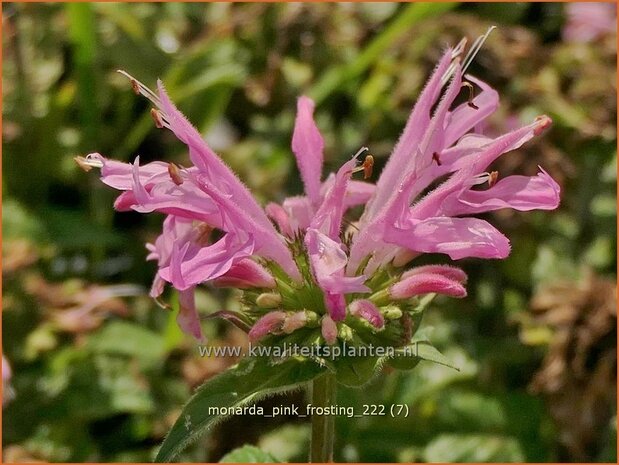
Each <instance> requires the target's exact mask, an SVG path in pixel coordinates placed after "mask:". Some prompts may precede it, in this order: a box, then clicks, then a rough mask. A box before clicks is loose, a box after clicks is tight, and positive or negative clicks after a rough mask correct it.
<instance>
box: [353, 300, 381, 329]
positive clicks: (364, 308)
mask: <svg viewBox="0 0 619 465" xmlns="http://www.w3.org/2000/svg"><path fill="white" fill-rule="evenodd" d="M348 308H349V309H350V313H351V314H352V315H354V316H357V317H359V318H363V319H364V320H366V321H368V322H369V323H370V324H371V325H372V326H374V327H375V328H377V329H382V328H383V327H384V326H385V319H384V318H383V315H382V314H381V313H380V311H379V310H378V308H377V307H376V305H374V304H373V303H372V302H370V301H369V300H366V299H359V300H355V301H353V302H351V304H350V306H349V307H348Z"/></svg>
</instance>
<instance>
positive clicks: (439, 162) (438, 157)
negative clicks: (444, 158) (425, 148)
mask: <svg viewBox="0 0 619 465" xmlns="http://www.w3.org/2000/svg"><path fill="white" fill-rule="evenodd" d="M432 160H434V161H435V162H436V164H437V165H438V166H441V165H442V163H441V156H440V155H439V154H438V152H434V153H433V154H432Z"/></svg>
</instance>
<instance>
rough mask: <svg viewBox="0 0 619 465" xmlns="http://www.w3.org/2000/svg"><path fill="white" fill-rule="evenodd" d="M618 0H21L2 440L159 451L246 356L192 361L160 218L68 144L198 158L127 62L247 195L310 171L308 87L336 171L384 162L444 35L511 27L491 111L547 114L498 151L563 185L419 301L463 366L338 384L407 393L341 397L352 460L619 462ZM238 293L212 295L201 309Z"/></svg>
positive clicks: (213, 437) (252, 422)
mask: <svg viewBox="0 0 619 465" xmlns="http://www.w3.org/2000/svg"><path fill="white" fill-rule="evenodd" d="M615 17H616V10H615V6H614V4H610V3H609V4H587V5H579V4H569V5H567V4H560V3H552V4H544V3H535V4H525V3H511V4H493V3H483V4H475V3H467V4H456V3H454V4H435V5H432V4H414V5H411V4H396V3H380V4H377V3H367V4H302V3H297V4H276V5H274V4H196V3H193V4H185V3H171V4H151V3H148V4H146V3H144V4H141V3H133V4H120V3H99V4H98V3H94V4H85V3H73V4H62V3H56V4H36V3H35V4H11V3H4V4H3V14H2V25H3V35H2V47H3V58H4V61H3V76H2V91H3V109H2V112H3V113H2V117H3V124H2V148H3V152H2V154H3V156H2V209H3V214H2V237H3V244H2V264H3V267H2V284H3V290H2V296H3V298H2V307H3V308H2V310H3V311H2V328H3V332H2V335H3V338H2V346H3V353H4V359H3V386H4V390H3V392H4V395H3V413H2V440H3V461H4V462H20V461H30V462H32V461H70V462H80V461H91V462H92V461H108V462H125V461H140V462H145V461H150V460H152V457H153V454H154V451H155V450H156V448H157V446H158V445H159V444H160V442H161V441H162V439H163V437H164V435H165V433H166V431H167V430H168V429H169V427H170V426H171V425H172V423H173V422H174V420H175V419H176V417H177V415H178V414H179V411H180V408H181V406H182V405H183V403H184V402H185V401H186V400H187V399H188V397H189V395H190V393H191V392H192V390H193V388H195V387H196V386H198V385H199V384H201V383H202V382H203V381H204V380H205V379H207V378H209V377H211V376H213V375H214V374H216V373H218V372H220V371H222V370H224V369H225V368H226V367H227V366H229V365H231V364H233V363H235V360H233V359H225V358H218V359H216V358H200V357H199V355H198V352H197V349H196V345H195V343H194V342H193V341H192V340H190V339H189V337H187V336H184V335H183V334H182V333H180V331H179V330H178V328H177V326H176V323H175V315H174V311H165V310H163V309H161V308H159V307H158V306H157V305H156V304H155V303H154V302H153V301H152V300H151V299H149V298H148V296H146V295H145V294H146V292H147V289H148V287H149V286H150V282H151V279H152V277H153V275H154V272H155V266H154V264H153V263H152V262H149V263H146V262H145V261H144V259H145V256H146V249H145V248H144V246H143V244H144V243H145V242H146V241H152V240H153V239H154V238H155V237H156V236H157V235H158V233H159V231H160V227H161V222H162V217H160V216H158V215H148V216H142V215H139V214H137V213H120V214H119V213H115V212H114V211H113V209H112V202H113V199H114V196H115V194H114V192H112V190H111V189H108V188H106V187H105V186H103V185H102V184H101V183H100V182H99V180H98V177H97V175H96V174H93V173H89V174H86V173H84V172H83V171H81V170H79V169H78V168H77V166H76V165H75V163H74V162H73V157H74V156H76V155H84V154H86V153H89V152H93V151H99V152H101V153H102V154H104V155H106V156H109V157H112V158H116V159H120V160H125V161H132V160H133V159H134V157H135V156H136V155H138V154H139V155H140V156H141V162H142V163H145V162H147V161H151V160H166V161H175V162H177V163H181V164H185V165H186V164H187V163H188V158H187V154H186V152H185V151H184V146H183V145H182V144H181V143H179V142H178V141H177V140H175V139H174V137H173V136H172V134H171V133H170V132H168V131H158V130H156V129H155V128H154V125H153V123H152V120H151V118H150V115H149V109H150V107H149V105H148V103H147V102H146V101H145V99H143V98H140V97H137V96H135V94H134V93H133V92H132V90H131V87H130V85H129V83H128V82H127V80H126V79H125V78H123V77H122V76H120V75H119V74H117V73H116V72H115V70H117V69H124V70H126V71H128V72H129V73H131V74H132V75H134V76H135V77H137V78H138V79H140V80H141V81H143V82H144V83H145V84H147V85H149V86H154V84H155V80H156V78H161V79H163V81H164V83H165V84H166V85H167V88H168V90H169V92H170V94H171V96H172V98H173V99H174V100H175V101H176V102H177V104H178V106H179V108H180V109H181V110H182V111H183V112H184V113H185V114H186V115H188V117H189V119H190V120H191V121H192V122H193V123H194V124H195V125H196V126H197V127H198V128H199V130H200V131H201V132H202V133H203V134H204V136H205V137H206V139H207V140H208V142H209V143H210V145H211V146H212V147H213V148H214V149H215V150H217V151H218V153H220V154H221V156H222V157H223V159H224V160H226V162H227V163H228V164H229V165H231V166H232V167H233V168H234V170H236V171H237V172H238V173H239V174H240V176H241V178H242V179H243V180H244V181H245V182H246V183H247V184H248V185H249V186H250V187H251V189H252V190H253V192H254V193H255V194H256V196H257V197H258V198H259V199H260V200H261V201H263V202H264V201H266V200H268V199H270V200H278V201H279V200H281V199H282V198H283V197H284V196H286V195H289V194H295V193H299V192H301V190H302V187H301V184H300V180H299V176H298V173H297V170H296V166H295V163H294V157H293V156H292V153H291V150H290V137H291V132H292V125H293V120H294V113H295V107H296V104H295V99H296V97H297V96H298V95H300V94H302V93H306V94H309V95H311V96H312V97H314V98H315V100H316V101H317V110H316V118H317V122H318V126H319V127H320V129H321V130H322V133H323V134H324V136H325V141H326V154H325V158H326V170H325V172H328V171H331V170H333V169H335V168H336V167H338V166H339V165H340V164H341V163H342V162H343V161H344V160H346V159H347V158H348V157H349V156H350V155H351V154H352V153H354V152H355V151H356V150H357V149H358V148H359V147H360V146H362V145H367V146H369V147H370V148H371V151H372V154H373V155H374V157H375V159H376V163H377V166H376V168H375V170H374V172H375V173H377V172H379V171H380V168H381V166H382V165H383V164H384V160H385V158H386V157H387V156H388V154H389V152H390V150H391V148H392V147H393V145H394V143H395V141H396V140H397V137H398V135H399V133H400V131H401V130H402V128H403V127H404V123H405V121H406V118H407V116H408V113H409V111H410V108H411V106H412V104H413V102H414V101H415V99H416V98H417V95H418V93H419V92H420V90H421V86H422V85H423V83H424V81H425V79H426V78H427V77H428V75H429V73H430V72H431V70H432V68H433V67H434V64H435V62H436V61H437V59H438V57H439V56H440V54H441V51H442V49H443V48H444V47H445V46H446V45H447V44H452V45H453V44H455V43H457V42H458V41H459V40H460V38H461V37H463V36H466V37H469V38H470V39H473V38H475V37H477V36H478V35H480V34H482V33H483V32H485V31H486V29H487V28H488V27H489V26H490V25H492V24H494V25H497V26H498V30H497V31H495V32H494V33H493V34H492V35H491V36H490V38H489V40H488V41H487V43H486V45H485V46H484V48H483V50H482V51H481V52H480V54H479V55H478V57H477V58H476V60H475V62H474V63H473V65H472V67H471V70H470V71H471V73H472V74H475V75H476V76H477V77H479V78H481V79H483V80H485V81H487V82H489V83H490V84H491V85H492V86H493V87H495V88H496V89H497V90H498V91H499V93H500V95H501V107H500V109H499V110H498V112H497V113H496V114H495V115H494V116H493V117H492V118H491V123H490V124H489V125H488V126H487V127H486V128H485V130H486V132H487V133H488V134H499V133H501V132H504V131H506V130H509V129H513V128H515V127H518V126H519V125H522V124H524V123H528V122H530V121H531V120H532V119H533V118H534V117H535V116H537V115H540V114H548V115H550V116H551V117H552V119H553V120H554V125H553V127H552V129H551V130H550V131H549V132H548V133H546V134H545V135H544V136H543V137H542V138H539V140H536V141H533V142H532V143H529V144H527V145H526V146H525V147H524V148H523V149H521V150H518V151H516V152H514V153H510V154H509V155H506V156H504V157H502V159H501V160H500V161H498V162H497V163H496V166H495V167H494V169H497V170H499V171H500V173H501V175H507V174H527V175H533V174H535V173H536V171H537V165H541V166H542V167H543V168H545V169H546V170H547V171H548V172H549V173H551V174H552V176H553V177H555V179H557V181H558V182H559V183H560V184H561V186H562V190H563V193H562V204H561V207H560V208H559V209H558V210H557V211H554V212H531V213H520V212H513V211H498V212H496V213H493V214H492V215H490V219H491V222H492V223H493V224H495V225H496V226H498V227H499V229H501V230H502V231H503V232H505V233H506V235H507V236H508V237H509V238H510V239H511V241H512V245H513V251H512V254H511V256H510V257H509V258H508V259H507V260H504V261H482V260H466V261H463V262H462V263H461V265H462V266H463V268H464V269H465V270H466V271H467V272H468V274H469V277H470V281H469V297H468V298H466V299H464V300H459V301H456V300H448V299H445V300H437V301H436V304H435V305H434V306H433V308H432V309H430V311H429V312H427V319H426V320H425V321H424V327H426V328H429V329H430V330H431V336H430V339H431V340H432V342H433V343H434V344H435V345H436V346H437V347H439V348H440V349H441V351H442V352H443V353H444V354H445V355H446V356H447V357H449V358H450V359H451V360H452V361H453V362H454V363H455V364H456V365H458V366H459V367H460V371H455V370H452V369H449V368H446V367H442V366H438V365H431V364H426V363H424V362H422V363H421V364H420V365H419V366H418V367H417V368H416V369H415V370H413V371H412V372H393V373H389V374H388V375H387V376H381V378H380V379H379V380H377V381H376V382H374V383H373V384H372V385H371V386H370V387H365V388H362V389H360V390H345V389H341V390H340V393H339V404H340V405H354V406H357V407H358V408H360V407H359V406H360V405H362V404H364V403H367V404H371V403H380V404H387V405H390V404H393V403H398V404H401V403H405V404H407V405H409V406H410V408H411V415H410V417H409V418H407V419H404V418H400V419H390V418H386V417H365V418H362V419H359V418H357V419H355V418H353V419H348V418H338V419H337V440H336V460H337V461H361V462H382V461H388V462H398V461H417V462H418V461H440V462H449V461H474V462H484V461H491V462H510V461H517V462H520V461H535V462H544V461H579V462H581V461H593V462H595V461H607V462H616V434H617V431H616V380H617V375H616V362H617V351H616V341H617V332H616V324H617V322H616V271H615V270H616V258H615V257H616V252H617V250H616V224H617V223H616V213H617V204H616V173H617V154H616V117H617V115H616V91H617V89H616V31H615ZM166 299H167V300H168V301H170V302H172V306H174V296H173V295H171V294H170V295H167V296H166ZM234 302H235V300H234V296H233V295H230V294H229V293H227V292H224V291H222V290H213V289H209V288H206V287H205V288H204V289H202V290H201V291H200V292H199V294H198V306H199V309H200V311H201V312H203V313H205V314H207V313H209V312H212V311H215V310H219V309H220V308H222V306H228V307H232V306H234V305H236V304H235V303H234ZM204 326H205V330H206V332H207V333H208V336H209V338H210V340H211V342H212V343H213V344H215V345H225V344H236V345H238V344H241V345H242V344H245V343H246V342H245V340H246V337H245V335H244V334H243V333H241V332H240V331H238V330H236V329H235V328H233V327H231V326H230V325H227V324H226V323H225V322H216V321H212V322H209V323H206V324H205V325H204ZM304 396H305V394H304V393H303V392H297V393H294V394H291V395H286V396H276V397H273V398H271V399H268V400H266V401H264V402H265V405H269V404H273V405H279V404H286V403H296V404H303V403H305V397H304ZM308 442H309V425H308V423H307V422H306V421H304V420H301V419H298V418H294V417H291V418H288V419H286V418H283V419H282V418H280V419H277V420H271V419H265V418H261V417H242V418H241V417H236V418H232V419H230V420H228V421H225V422H222V423H220V424H219V425H218V426H217V427H216V428H215V429H214V430H213V431H211V432H210V433H209V434H208V435H206V436H205V437H204V438H203V439H201V440H200V441H199V442H197V443H196V444H195V445H193V446H192V447H190V448H189V449H188V450H187V451H186V452H185V453H184V454H183V455H182V457H181V460H183V461H199V462H203V461H218V460H220V459H221V458H222V457H223V458H224V460H232V461H233V460H234V456H228V457H225V455H226V454H227V453H229V452H230V451H231V450H233V449H235V448H237V447H239V446H241V445H243V444H254V445H257V446H259V447H260V448H261V449H262V450H264V451H267V452H268V453H270V454H271V456H272V459H273V460H281V461H297V462H299V461H305V460H306V457H307V455H306V454H307V450H308Z"/></svg>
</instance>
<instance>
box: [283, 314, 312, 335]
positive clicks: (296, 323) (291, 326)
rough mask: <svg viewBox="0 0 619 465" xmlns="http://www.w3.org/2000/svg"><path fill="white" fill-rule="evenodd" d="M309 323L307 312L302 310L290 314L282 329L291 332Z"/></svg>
mask: <svg viewBox="0 0 619 465" xmlns="http://www.w3.org/2000/svg"><path fill="white" fill-rule="evenodd" d="M306 324H307V314H306V312H305V311H300V312H296V313H293V314H291V315H288V316H287V317H286V319H285V320H284V324H283V325H282V331H283V332H284V333H286V334H290V333H292V332H294V331H296V330H297V329H300V328H303V327H304V326H305V325H306Z"/></svg>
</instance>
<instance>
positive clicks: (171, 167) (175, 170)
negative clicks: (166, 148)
mask: <svg viewBox="0 0 619 465" xmlns="http://www.w3.org/2000/svg"><path fill="white" fill-rule="evenodd" d="M168 174H169V175H170V178H171V179H172V181H173V182H174V184H176V185H177V186H180V185H181V184H183V182H184V181H183V178H182V176H181V170H180V169H179V167H178V166H177V165H175V164H174V163H168Z"/></svg>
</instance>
